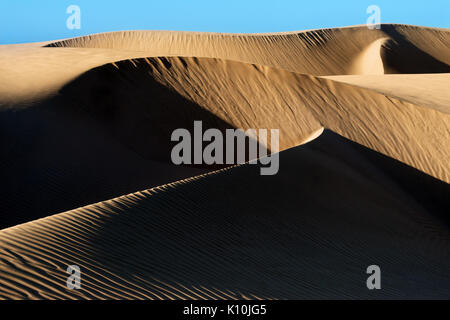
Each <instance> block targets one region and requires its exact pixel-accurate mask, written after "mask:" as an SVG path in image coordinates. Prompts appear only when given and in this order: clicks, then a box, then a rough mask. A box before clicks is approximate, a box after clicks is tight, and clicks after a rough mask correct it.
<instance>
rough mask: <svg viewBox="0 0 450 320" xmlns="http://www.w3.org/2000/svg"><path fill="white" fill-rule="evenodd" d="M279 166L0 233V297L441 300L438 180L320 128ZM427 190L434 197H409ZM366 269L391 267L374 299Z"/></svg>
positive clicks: (242, 170) (445, 263)
mask: <svg viewBox="0 0 450 320" xmlns="http://www.w3.org/2000/svg"><path fill="white" fill-rule="evenodd" d="M280 157H281V159H280V161H281V163H283V167H282V168H281V170H280V172H279V174H278V175H275V176H270V177H263V176H260V175H259V168H258V166H254V165H241V166H238V167H234V168H232V169H226V170H220V171H217V172H214V173H212V174H207V175H203V176H200V177H194V178H189V179H186V180H183V181H180V182H176V183H173V184H169V185H165V186H161V187H157V188H153V189H150V190H146V191H142V192H138V193H134V194H130V195H126V196H122V197H119V198H116V199H113V200H109V201H104V202H101V203H97V204H93V205H90V206H87V207H83V208H79V209H76V210H73V211H69V212H65V213H61V214H57V215H54V216H51V217H47V218H43V219H40V220H36V221H33V222H29V223H26V224H22V225H18V226H15V227H11V228H8V229H4V230H1V231H0V284H1V285H0V297H2V298H13V299H25V298H26V299H44V298H46V299H234V298H236V299H243V298H249V299H256V298H263V297H265V298H267V297H269V298H281V299H283V298H290V299H293V298H294V299H295V298H338V297H339V298H343V297H347V298H355V297H359V298H368V297H369V296H370V298H399V297H401V298H433V297H434V298H443V297H448V296H449V294H450V292H449V286H448V284H449V283H450V278H449V275H448V272H447V271H448V268H449V267H450V260H449V256H448V252H449V250H448V249H449V248H448V244H449V243H450V242H449V241H448V240H449V238H448V229H447V228H448V226H447V224H446V223H445V222H444V220H441V218H440V217H439V216H438V215H437V214H438V213H439V212H441V213H445V210H446V206H447V205H448V199H447V200H446V198H445V196H446V193H445V190H448V189H446V185H445V184H443V183H442V182H440V181H438V180H434V179H432V178H430V177H428V176H426V175H424V174H422V173H420V172H418V171H415V170H414V169H411V168H408V167H406V166H404V165H402V164H400V163H398V162H396V161H395V160H392V159H387V158H385V157H383V156H380V155H379V154H377V153H375V152H373V151H370V150H368V149H366V148H364V147H361V146H359V145H357V144H355V143H352V142H350V141H348V140H346V139H344V138H341V137H339V136H338V135H335V134H333V133H332V132H329V131H326V132H324V133H323V134H322V135H321V136H320V137H319V138H318V139H316V140H314V141H312V142H310V143H308V144H306V145H304V146H301V147H297V148H293V149H290V150H287V151H284V152H281V154H280ZM391 170H392V171H391ZM402 172H403V173H402ZM392 173H395V174H399V175H397V176H395V175H394V176H392V175H391V174H392ZM410 178H412V180H410V181H403V182H402V179H410ZM321 179H326V180H327V184H315V183H313V181H316V182H317V181H318V180H319V181H320V180H321ZM415 179H417V180H415ZM411 181H414V183H411ZM288 182H289V183H288ZM414 184H415V185H414ZM422 187H426V188H428V190H430V191H431V192H432V194H433V195H434V196H436V197H437V198H435V199H429V202H423V203H422V202H418V201H420V200H421V199H420V197H419V198H415V199H416V200H412V198H411V196H412V195H413V194H412V193H411V192H413V191H414V190H420V189H421V188H422ZM317 188H319V189H320V192H319V189H317ZM414 188H417V189H414ZM279 194H283V199H284V200H283V202H282V203H280V202H279V201H277V200H276V199H279ZM216 200H220V201H230V203H232V206H231V207H224V206H220V205H217V204H216V203H217V202H216ZM350 203H351V205H350ZM429 205H433V206H434V207H433V208H429V207H428V206H429ZM262 208H264V210H262ZM381 208H382V210H380V209H381ZM312 209H314V210H312ZM441 217H442V216H441ZM411 235H417V236H411ZM374 261H376V262H377V263H379V264H380V265H381V266H382V268H384V269H385V270H389V271H388V272H385V273H384V274H383V281H384V282H383V289H384V290H381V291H380V292H379V293H377V294H376V296H375V297H374V293H373V292H369V291H368V290H367V288H366V287H365V268H366V266H367V265H370V264H373V263H374ZM73 264H75V265H78V266H79V267H80V268H81V270H82V287H81V289H80V290H68V289H67V288H66V286H65V284H66V279H67V274H66V273H65V269H66V268H67V265H73ZM404 268H407V269H408V272H407V273H404V272H402V271H403V270H404ZM324 284H326V285H325V286H324ZM344 284H345V285H344ZM418 286H420V288H421V290H420V291H418V290H416V288H417V287H418Z"/></svg>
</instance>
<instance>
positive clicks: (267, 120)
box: [71, 57, 450, 182]
mask: <svg viewBox="0 0 450 320" xmlns="http://www.w3.org/2000/svg"><path fill="white" fill-rule="evenodd" d="M103 78H108V79H109V84H108V85H105V87H106V88H108V90H107V91H108V92H110V94H113V95H115V97H114V99H113V100H114V101H116V105H117V108H121V107H120V101H121V99H122V101H123V102H124V103H125V102H128V101H129V100H130V99H131V98H132V97H131V96H130V97H129V98H127V94H128V93H123V94H124V96H121V93H117V92H119V91H118V90H119V88H121V87H123V86H126V85H127V83H129V80H127V79H129V78H133V81H132V85H133V86H134V90H137V92H139V86H142V85H143V84H145V83H146V82H147V81H149V79H152V81H153V80H156V81H157V82H158V83H160V84H162V85H163V86H164V87H167V88H169V89H170V90H173V91H175V92H177V93H178V94H179V95H181V96H183V97H184V98H186V99H187V100H189V101H193V102H194V103H196V104H197V105H198V106H200V107H201V108H203V109H204V110H207V111H208V112H210V113H211V114H212V115H214V116H216V117H217V118H219V119H222V120H223V121H225V122H226V123H228V124H230V125H231V126H232V127H234V128H242V129H244V130H246V129H249V128H267V129H271V128H277V129H279V130H280V150H284V149H286V148H290V147H293V146H296V145H299V144H300V143H301V141H302V140H304V139H305V138H306V136H307V135H309V134H310V132H312V131H314V130H317V129H320V128H321V127H325V128H327V129H330V130H333V131H335V132H336V133H338V134H341V135H343V136H345V137H346V138H349V139H351V140H353V141H355V142H358V143H360V144H362V145H364V146H366V147H369V148H371V149H373V150H376V151H378V152H381V153H383V154H385V155H388V156H390V157H392V158H394V159H397V160H400V161H402V162H404V163H406V164H408V165H410V166H413V167H415V168H417V169H419V170H421V171H423V172H426V173H427V174H430V175H432V176H434V177H436V178H438V179H441V180H443V181H445V182H450V176H449V174H450V167H449V166H450V165H449V163H448V161H447V159H448V157H449V156H450V154H449V150H450V145H449V143H450V139H449V134H450V133H449V132H450V129H449V128H450V117H449V115H448V114H446V113H441V112H439V111H437V110H435V109H433V108H427V107H423V106H417V105H414V104H411V103H408V102H405V101H402V100H398V99H395V98H391V97H389V96H386V95H384V94H379V93H377V92H374V91H372V90H370V89H365V88H360V87H355V86H353V85H348V84H343V83H340V82H336V81H332V80H329V79H323V78H318V77H314V76H311V75H302V74H296V73H292V72H288V71H284V70H280V69H274V68H271V67H267V66H258V65H254V64H253V65H249V64H244V63H240V62H234V61H227V60H220V59H211V58H188V57H184V58H182V57H161V58H148V59H147V58H146V59H133V60H130V61H122V62H116V63H114V64H113V65H106V66H104V67H100V68H97V69H94V70H92V71H91V72H88V73H87V74H85V76H84V77H83V78H81V79H80V82H79V83H80V86H81V88H80V89H79V90H81V92H85V90H86V89H85V88H86V87H88V86H89V83H91V82H94V83H95V82H99V81H100V79H103ZM138 79H139V80H138ZM205 84H206V88H207V89H205ZM129 85H131V84H128V86H129ZM77 90H78V89H77ZM77 90H74V91H73V92H72V93H71V96H73V97H76V96H82V97H80V98H78V100H79V103H80V104H81V105H85V106H88V107H87V108H88V109H92V110H94V109H95V108H96V105H95V104H93V103H92V100H91V98H90V97H89V96H87V95H85V94H83V95H79V94H78V95H77ZM145 90H146V89H142V91H145ZM249 92H251V94H248V93H249ZM116 93H117V94H116ZM145 94H147V91H145ZM138 96H139V95H138ZM124 97H125V98H124ZM135 98H136V95H134V94H133V99H135ZM136 100H137V101H140V100H139V99H137V98H136ZM130 103H131V104H132V103H133V102H129V103H128V105H130ZM431 127H432V128H433V130H429V128H431ZM153 135H154V133H153ZM165 139H166V140H169V137H168V136H167V137H165Z"/></svg>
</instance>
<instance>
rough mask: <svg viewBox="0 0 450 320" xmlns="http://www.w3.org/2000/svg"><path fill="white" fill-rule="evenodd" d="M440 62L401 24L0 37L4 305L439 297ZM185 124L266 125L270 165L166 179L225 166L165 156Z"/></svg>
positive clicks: (429, 41) (445, 108)
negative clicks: (76, 283)
mask: <svg viewBox="0 0 450 320" xmlns="http://www.w3.org/2000/svg"><path fill="white" fill-rule="evenodd" d="M12 61H14V63H12ZM449 65H450V31H449V30H448V29H433V28H425V27H415V26H405V25H383V26H382V28H381V30H369V29H367V28H366V27H365V26H356V27H347V28H337V29H323V30H312V31H305V32H289V33H277V34H260V35H245V34H213V33H193V32H169V31H129V32H113V33H107V34H98V35H92V36H87V37H81V38H75V39H67V40H63V41H53V42H46V43H36V44H26V45H11V46H0V146H1V148H0V158H1V159H2V160H1V163H0V180H1V181H2V183H1V184H0V193H1V194H2V197H1V201H0V229H3V228H7V229H4V230H2V231H0V296H1V297H3V298H64V297H66V298H156V299H161V298H162V299H170V298H238V299H239V298H258V297H259V298H268V297H269V298H314V297H315V298H321V297H326V298H338V297H341V298H342V297H353V298H355V297H364V298H370V297H374V298H381V297H386V298H398V297H411V298H415V297H423V298H425V297H426V298H428V297H437V298H448V297H449V296H450V293H449V290H448V288H449V287H450V286H449V284H450V283H449V273H448V270H449V268H448V267H449V264H450V260H449V256H448V252H450V251H449V250H448V249H449V248H448V245H449V241H448V240H449V237H450V233H449V221H448V213H447V212H448V208H449V202H448V200H447V199H448V198H449V195H450V188H449V185H448V183H449V182H450V164H449V161H448V159H449V157H450V139H449V138H450V118H449V117H450V116H449V105H450V104H449V102H450V97H449V94H448V90H447V89H446V88H448V85H449V84H450V78H449V74H450V67H449ZM194 120H202V122H203V127H204V129H207V128H219V129H220V130H225V129H227V128H242V129H248V128H267V129H271V128H276V129H279V130H280V150H284V151H282V152H281V159H280V172H279V173H278V175H276V176H272V177H265V176H260V175H259V168H258V167H257V166H254V165H242V166H239V167H235V168H231V169H226V170H224V171H219V172H213V173H210V174H208V175H206V176H202V177H198V178H193V179H188V180H182V181H179V182H175V183H172V184H169V185H167V183H171V182H174V181H177V180H181V179H185V178H188V177H193V176H196V175H199V174H202V173H206V172H209V171H212V170H217V169H220V168H223V166H220V165H215V166H206V165H200V166H189V167H188V166H174V165H173V164H172V162H171V160H170V151H171V148H172V147H173V145H174V143H172V142H171V141H170V135H171V133H172V131H173V130H174V129H176V128H187V129H190V130H192V127H193V122H194ZM324 128H325V131H324V133H323V134H322V135H320V133H321V132H322V131H323V130H324ZM305 143H307V144H305ZM303 144H304V145H303ZM269 147H271V146H270V145H269ZM369 149H371V150H372V151H371V150H369ZM157 186H161V187H157ZM152 187H156V188H155V189H150V190H147V189H149V188H152ZM141 190H147V191H141ZM139 191H141V192H139ZM136 192H137V193H136ZM130 193H133V194H130ZM125 194H130V195H128V196H123V197H120V198H116V197H119V196H122V195H125ZM112 198H115V199H113V200H108V201H105V200H107V199H112ZM100 201H104V202H101V203H98V204H92V203H96V202H100ZM84 206H86V207H84ZM80 207H82V208H80ZM69 210H72V211H69ZM60 212H64V213H60ZM58 213H60V214H58ZM47 216H49V217H47ZM42 217H47V218H44V219H41V220H35V219H38V218H42ZM33 220H35V221H33ZM25 222H28V223H26V224H21V223H25ZM377 259H378V260H377ZM377 263H378V264H380V265H383V266H384V267H383V268H386V271H387V273H388V274H386V275H385V274H384V273H383V277H385V278H384V279H386V280H385V281H383V290H382V292H379V293H373V292H369V291H367V289H366V287H365V279H366V274H365V268H366V267H367V266H368V265H370V264H377ZM69 264H78V265H79V266H81V268H82V269H83V289H82V290H81V291H68V290H67V289H66V288H65V279H66V276H67V275H66V273H65V269H66V267H67V265H69ZM383 270H384V269H383ZM418 288H420V290H419V289H418Z"/></svg>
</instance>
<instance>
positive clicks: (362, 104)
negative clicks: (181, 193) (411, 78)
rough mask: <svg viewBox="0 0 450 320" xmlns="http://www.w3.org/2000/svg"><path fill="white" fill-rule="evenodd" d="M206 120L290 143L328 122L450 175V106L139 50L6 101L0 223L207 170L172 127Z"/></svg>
mask: <svg viewBox="0 0 450 320" xmlns="http://www.w3.org/2000/svg"><path fill="white" fill-rule="evenodd" d="M194 120H202V121H203V126H204V129H207V128H209V127H214V128H219V129H221V130H224V129H226V128H243V129H248V128H258V129H261V128H267V129H272V128H275V129H279V130H280V149H281V150H284V149H287V148H291V147H294V146H297V145H299V144H302V143H303V142H304V141H305V140H308V139H309V137H310V136H311V134H313V133H314V132H316V131H317V130H319V129H321V128H322V127H325V128H329V129H332V130H333V131H335V132H337V133H339V134H341V135H343V136H345V137H347V138H349V139H351V140H353V141H356V142H358V143H360V144H363V145H365V146H367V147H369V148H371V149H373V150H376V151H379V152H381V153H383V154H385V155H388V156H390V157H392V158H395V159H397V160H400V161H402V162H404V163H406V164H408V165H410V166H413V167H415V168H417V169H419V170H421V171H423V172H426V173H427V174H430V175H432V176H434V177H436V178H439V179H441V180H443V181H445V182H449V181H450V178H449V174H450V169H449V163H448V161H447V160H448V158H449V156H450V155H449V152H450V146H449V143H450V142H449V141H450V139H449V131H450V130H449V127H450V119H449V115H448V114H447V113H442V112H440V111H438V110H435V109H433V108H428V107H424V106H417V105H413V104H411V103H407V102H404V101H402V100H398V99H395V98H390V97H388V96H385V95H383V94H380V93H376V92H373V91H372V90H368V89H364V88H359V87H354V86H351V85H347V84H342V83H339V82H334V81H331V80H328V79H321V78H315V77H313V76H307V75H300V74H296V73H291V72H288V71H284V70H279V69H274V68H270V67H265V66H258V65H251V64H246V63H241V62H234V61H226V60H220V59H210V58H182V57H166V58H146V59H133V60H126V61H121V62H116V63H113V64H107V65H105V66H102V67H98V68H95V69H93V70H91V71H89V72H87V73H85V74H83V75H82V76H81V77H79V78H77V79H76V80H74V81H73V82H71V83H70V84H68V85H67V86H65V87H64V88H63V89H62V90H60V92H59V94H58V95H57V96H55V97H52V98H49V99H45V100H42V101H40V102H36V103H34V104H32V105H30V106H28V107H23V108H20V107H16V108H9V109H4V110H2V111H1V112H0V124H1V126H0V130H1V135H0V142H1V146H2V148H1V150H0V153H1V157H2V159H3V161H2V163H1V170H0V176H1V178H2V182H3V183H2V184H1V185H0V190H1V192H2V194H3V195H4V197H3V198H2V201H1V202H0V212H1V217H0V223H1V224H0V226H1V227H7V226H11V225H14V224H16V223H22V222H26V221H30V220H32V219H36V218H40V217H43V216H46V215H50V214H54V213H58V212H62V211H66V210H70V209H75V208H77V207H79V206H83V205H87V204H89V203H93V202H98V201H102V200H105V199H109V198H113V197H116V196H119V195H122V194H126V193H131V192H135V191H138V190H142V189H147V188H149V187H152V186H156V185H161V184H165V183H168V182H172V181H175V180H179V179H182V178H186V177H188V176H192V175H195V174H199V173H201V172H204V171H202V170H203V169H205V168H203V169H200V168H183V167H176V166H172V163H171V160H170V154H171V149H172V146H173V145H174V143H172V142H171V133H172V132H173V130H175V129H177V128H188V129H189V128H192V126H193V122H194ZM269 147H270V145H269ZM206 169H207V168H206ZM210 169H211V168H210Z"/></svg>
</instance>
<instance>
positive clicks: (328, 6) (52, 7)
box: [0, 0, 450, 44]
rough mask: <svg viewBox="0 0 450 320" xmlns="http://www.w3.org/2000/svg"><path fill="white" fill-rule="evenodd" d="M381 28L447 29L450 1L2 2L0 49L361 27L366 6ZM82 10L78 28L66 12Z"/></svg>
mask: <svg viewBox="0 0 450 320" xmlns="http://www.w3.org/2000/svg"><path fill="white" fill-rule="evenodd" d="M372 4H373V5H377V6H379V7H380V9H381V22H382V23H404V24H414V25H422V26H429V27H440V28H450V0H427V1H426V0H409V1H406V0H371V1H366V0H306V1H302V0H286V1H283V0H272V1H266V0H255V1H253V0H209V1H208V0H125V1H116V0H109V1H106V0H68V1H67V0H39V1H38V0H1V1H0V44H9V43H23V42H36V41H45V40H56V39H62V38H69V37H76V36H81V35H86V34H92V33H98V32H106V31H117V30H187V31H211V32H238V33H253V32H279V31H294V30H306V29H316V28H327V27H342V26H349V25H356V24H364V23H366V20H367V18H368V16H369V15H368V14H367V13H366V9H367V7H368V6H369V5H372ZM70 5H78V6H79V7H80V9H81V29H73V30H70V29H68V28H67V27H66V20H67V18H68V17H69V14H67V13H66V9H67V7H68V6H70Z"/></svg>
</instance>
